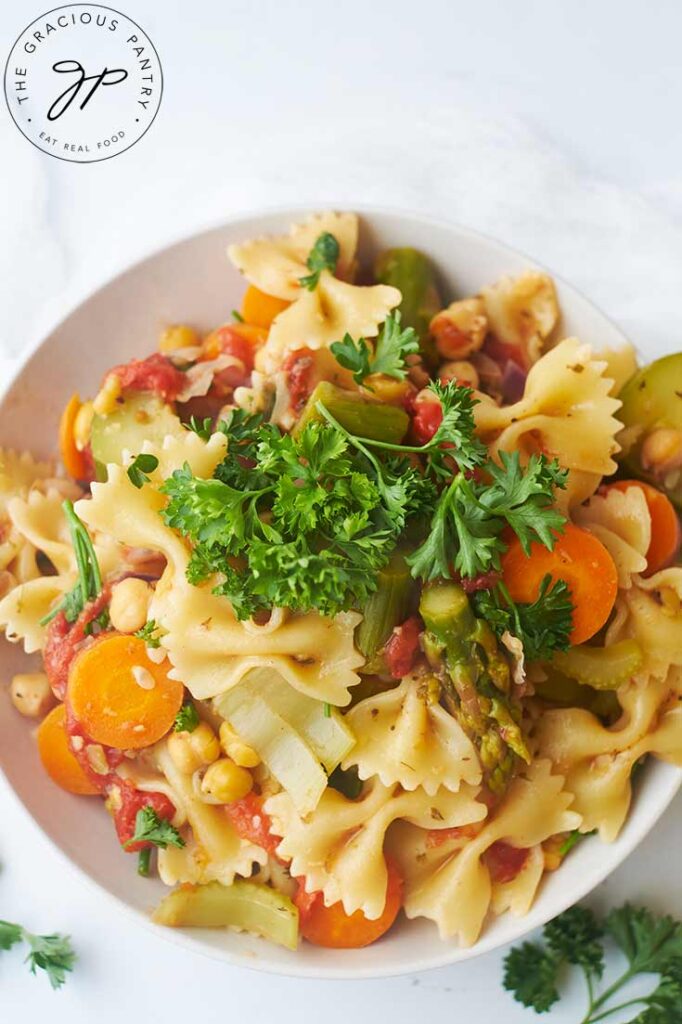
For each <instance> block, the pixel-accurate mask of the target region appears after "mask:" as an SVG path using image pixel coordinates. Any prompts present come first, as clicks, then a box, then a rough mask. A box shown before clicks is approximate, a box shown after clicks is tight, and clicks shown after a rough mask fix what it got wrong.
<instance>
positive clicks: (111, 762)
mask: <svg viewBox="0 0 682 1024" xmlns="http://www.w3.org/2000/svg"><path fill="white" fill-rule="evenodd" d="M64 706H65V709H66V720H65V723H64V727H65V729H66V735H67V736H68V738H69V746H70V747H71V750H72V752H73V755H74V757H75V758H76V760H77V761H78V763H79V764H80V766H81V768H82V769H83V771H84V773H85V775H86V776H87V777H88V779H89V780H90V782H91V783H92V784H93V786H96V788H97V789H99V791H100V792H101V793H103V794H104V793H107V792H108V790H109V788H110V787H111V785H112V784H113V783H115V782H118V781H120V780H119V779H118V776H117V775H115V773H114V770H115V769H116V768H117V767H118V765H119V764H121V762H122V761H123V758H124V756H125V755H124V753H123V751H122V750H114V748H113V747H105V746H103V745H102V744H97V746H99V747H101V749H102V753H103V755H104V760H105V762H106V764H107V766H108V768H109V771H108V772H102V773H100V772H96V771H95V769H94V767H93V765H92V762H91V761H90V758H89V757H88V746H90V745H91V744H92V740H91V739H90V737H89V736H88V734H87V733H86V732H85V729H84V728H83V726H82V725H81V723H80V722H79V721H78V719H77V718H76V716H75V715H74V713H73V711H72V710H71V706H70V705H69V702H68V700H67V701H66V702H65V705H64Z"/></svg>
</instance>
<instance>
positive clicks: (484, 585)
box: [455, 569, 502, 594]
mask: <svg viewBox="0 0 682 1024" xmlns="http://www.w3.org/2000/svg"><path fill="white" fill-rule="evenodd" d="M501 576H502V573H501V572H498V570H497V569H491V570H490V572H484V573H481V575H480V576H471V577H466V576H464V577H462V576H460V575H459V574H457V575H456V577H455V578H456V580H457V583H459V585H460V587H461V588H462V590H463V591H464V593H465V594H475V593H476V592H477V591H478V590H490V588H491V587H494V586H495V584H496V583H497V582H498V580H499V579H500V577H501Z"/></svg>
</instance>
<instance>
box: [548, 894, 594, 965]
mask: <svg viewBox="0 0 682 1024" xmlns="http://www.w3.org/2000/svg"><path fill="white" fill-rule="evenodd" d="M543 934H544V937H545V941H546V943H547V945H548V946H549V948H550V949H551V950H552V952H553V953H554V954H555V956H557V957H559V958H560V959H563V960H568V962H569V963H570V964H576V965H577V966H578V967H582V968H583V969H584V971H585V972H586V973H587V974H590V975H592V976H593V977H595V978H601V976H602V974H603V973H604V950H603V948H602V945H601V938H602V936H603V934H604V929H603V928H602V927H601V925H600V924H599V923H598V921H597V918H596V917H595V916H594V914H593V913H592V911H591V910H588V908H587V907H580V906H575V907H570V908H569V909H568V910H566V911H565V912H564V913H563V914H561V915H560V916H559V917H555V918H554V920H553V921H550V922H549V924H547V925H545V930H544V933H543Z"/></svg>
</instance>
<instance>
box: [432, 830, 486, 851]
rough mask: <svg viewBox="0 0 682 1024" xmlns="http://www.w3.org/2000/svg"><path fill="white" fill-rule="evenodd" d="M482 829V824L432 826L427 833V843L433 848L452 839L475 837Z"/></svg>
mask: <svg viewBox="0 0 682 1024" xmlns="http://www.w3.org/2000/svg"><path fill="white" fill-rule="evenodd" d="M480 831H481V825H480V824H473V825H457V826H456V827H455V828H430V829H429V830H428V832H427V834H426V845H427V847H428V848H429V849H433V848H434V847H436V846H442V845H443V843H447V842H449V841H450V840H451V839H475V838H476V836H477V835H478V833H479V832H480Z"/></svg>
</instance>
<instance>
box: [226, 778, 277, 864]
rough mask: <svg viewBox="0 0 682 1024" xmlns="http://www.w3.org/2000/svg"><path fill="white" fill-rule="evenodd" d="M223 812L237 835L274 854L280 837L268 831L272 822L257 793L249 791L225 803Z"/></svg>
mask: <svg viewBox="0 0 682 1024" xmlns="http://www.w3.org/2000/svg"><path fill="white" fill-rule="evenodd" d="M225 813H226V814H227V816H228V818H229V819H230V822H231V823H232V825H233V827H234V830H235V832H236V833H237V835H238V836H240V837H241V838H242V839H246V840H248V841H249V842H250V843H255V844H256V846H261V847H262V848H263V849H264V850H267V852H268V853H271V854H273V855H275V856H276V851H277V847H278V846H279V844H280V839H279V837H278V836H274V835H273V834H272V832H271V831H270V828H271V826H272V822H271V821H270V818H269V816H268V815H267V814H266V813H265V811H264V810H263V801H262V798H261V797H260V796H258V794H257V793H249V794H248V795H247V796H245V797H242V799H241V800H235V801H234V803H231V804H227V805H226V807H225Z"/></svg>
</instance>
